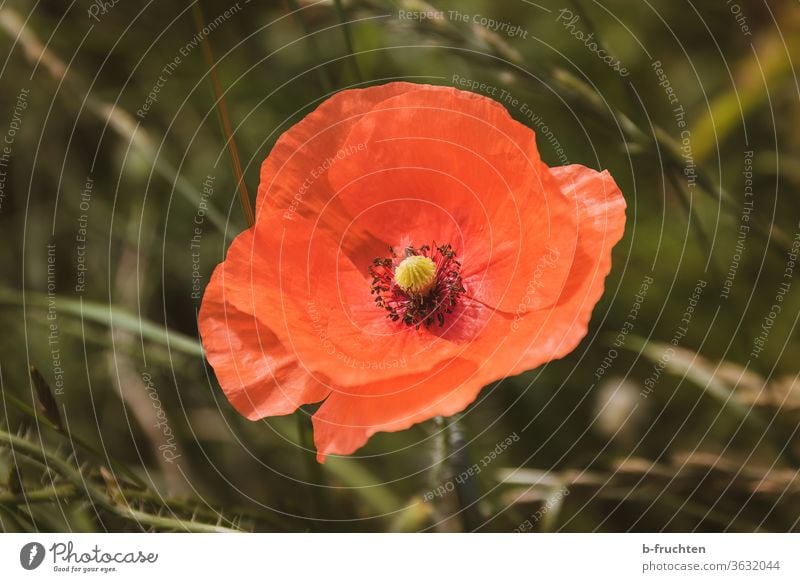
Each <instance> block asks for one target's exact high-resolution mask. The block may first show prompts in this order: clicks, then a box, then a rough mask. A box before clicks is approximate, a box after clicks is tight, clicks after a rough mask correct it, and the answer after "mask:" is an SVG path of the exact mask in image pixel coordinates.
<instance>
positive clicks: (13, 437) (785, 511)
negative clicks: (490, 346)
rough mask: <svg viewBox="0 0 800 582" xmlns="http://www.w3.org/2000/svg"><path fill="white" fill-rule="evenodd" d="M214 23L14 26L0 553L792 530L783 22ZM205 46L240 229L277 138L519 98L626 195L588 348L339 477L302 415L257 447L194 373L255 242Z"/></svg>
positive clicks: (366, 455)
mask: <svg viewBox="0 0 800 582" xmlns="http://www.w3.org/2000/svg"><path fill="white" fill-rule="evenodd" d="M436 11H438V12H439V13H438V15H437V14H435V12H436ZM456 13H457V14H456ZM413 15H416V16H413ZM422 15H425V16H426V18H425V19H422ZM197 17H198V13H197V9H196V8H194V7H193V5H192V4H191V3H187V2H183V1H179V2H160V3H155V2H153V3H147V4H144V3H134V2H125V1H118V2H117V3H116V4H114V3H112V2H106V3H102V2H93V3H90V2H89V1H88V0H82V1H80V2H76V3H73V4H71V5H70V7H69V8H68V9H67V8H65V4H64V3H62V2H55V1H43V2H38V3H36V5H35V8H33V9H32V8H31V6H30V3H28V2H24V1H21V0H9V1H7V2H5V3H4V4H3V6H2V7H0V56H2V68H1V69H0V84H1V86H2V91H0V133H2V134H3V137H2V138H0V139H4V143H3V144H0V146H2V147H5V148H6V149H5V150H2V151H0V154H1V155H0V171H1V172H2V176H0V179H2V182H0V188H1V189H0V231H1V232H2V234H3V240H4V244H3V245H1V246H0V264H1V265H2V273H3V280H2V283H0V285H1V286H0V325H1V326H2V330H3V332H2V334H0V379H1V380H2V395H3V398H2V406H3V408H2V411H1V413H0V431H2V435H0V436H2V438H0V529H2V530H3V531H25V530H44V531H63V530H71V531H96V530H99V531H104V530H110V531H138V530H140V529H144V530H152V529H155V530H159V531H160V530H168V531H173V530H176V531H184V530H192V531H193V530H206V529H215V528H217V529H218V528H227V529H245V530H256V531H420V530H425V531H433V530H435V531H462V530H480V531H627V530H635V531H661V530H664V531H693V530H699V531H756V530H759V531H760V530H765V531H789V530H792V531H796V530H798V529H800V527H799V526H798V522H799V521H800V503H798V496H799V495H800V480H798V477H797V471H798V469H799V468H800V446H798V437H797V432H796V431H797V428H798V420H799V419H800V384H798V368H800V364H798V361H797V360H796V359H795V358H796V357H797V353H798V349H799V348H800V342H798V334H797V333H796V326H797V318H798V313H800V286H798V284H797V283H796V281H795V279H796V276H797V272H798V270H799V269H800V267H797V266H796V265H794V263H793V258H792V257H795V258H796V251H797V248H798V246H797V245H798V244H799V243H798V241H799V240H800V239H799V238H798V236H799V235H798V233H799V232H800V225H799V224H798V222H799V221H800V194H799V193H798V185H799V184H800V170H798V168H800V133H798V132H797V127H799V126H800V106H799V105H800V84H799V83H798V78H797V70H796V68H795V64H794V63H795V62H796V60H797V59H800V6H798V4H797V2H795V1H793V0H785V1H774V2H773V1H770V2H768V3H766V2H764V1H763V0H761V1H759V0H736V1H735V2H724V1H719V2H713V3H702V5H701V3H692V2H684V1H679V2H668V1H665V0H658V1H655V2H641V3H639V2H619V1H617V2H595V1H593V2H588V1H583V0H580V1H575V2H572V1H569V0H563V1H561V2H552V1H546V0H543V1H541V2H535V3H534V2H527V1H523V0H508V1H503V2H490V1H488V0H484V1H475V0H472V1H464V0H462V1H459V2H454V1H451V2H435V1H434V2H431V3H424V2H419V1H414V0H396V1H384V0H369V1H362V0H349V1H348V0H342V1H341V2H338V1H337V2H334V1H326V0H323V1H321V2H301V1H299V0H298V1H290V2H260V1H257V0H253V1H251V2H247V1H245V0H240V1H239V2H238V3H231V2H222V1H214V2H211V1H209V0H205V1H204V2H203V5H202V16H200V20H201V22H202V23H204V25H205V27H206V28H205V29H204V28H203V26H200V27H199V28H198V24H197V23H196V18H197ZM576 17H577V19H576ZM198 30H200V32H199V33H198ZM589 35H591V38H589ZM201 37H204V38H205V39H206V40H207V41H208V43H209V45H210V48H211V49H212V50H213V58H214V59H215V61H216V71H217V73H218V75H219V80H220V84H221V87H222V88H223V89H222V90H223V91H224V101H225V104H226V106H227V110H228V114H229V116H230V120H231V123H232V127H233V131H234V133H235V141H236V144H237V146H238V152H239V155H240V158H241V164H242V167H243V170H244V181H245V183H246V185H247V187H248V189H249V191H250V193H251V195H253V194H254V192H255V189H256V186H257V183H258V172H259V166H260V163H261V161H262V160H263V159H264V157H265V156H266V155H267V153H268V152H269V151H270V148H271V146H272V144H273V143H274V142H275V140H276V139H277V138H278V136H279V135H280V134H281V133H282V132H283V131H285V130H286V129H287V128H288V127H289V126H290V125H291V124H292V123H294V122H296V121H297V120H299V119H300V118H302V117H303V116H304V115H305V114H307V113H308V112H309V111H311V110H312V109H313V108H314V107H316V106H317V105H318V104H319V102H320V101H321V100H323V99H325V98H326V96H328V95H330V94H331V93H332V92H335V91H337V90H340V89H343V88H346V87H352V86H363V85H370V84H378V83H383V82H387V81H389V80H395V79H406V80H411V81H416V82H427V83H434V84H442V85H452V84H453V83H454V79H455V77H454V76H457V78H458V79H468V80H470V81H475V82H476V84H477V85H478V86H477V87H476V88H475V90H476V91H477V92H483V93H490V94H491V92H492V91H496V93H494V94H495V98H498V96H499V95H500V94H501V93H502V92H505V93H502V94H504V95H505V94H508V95H511V96H513V97H512V98H513V99H514V100H516V105H510V106H509V111H510V113H511V114H512V115H513V116H514V117H515V118H517V119H519V120H520V121H521V122H523V123H526V124H527V125H529V126H530V127H531V128H533V129H534V130H535V131H536V132H537V134H538V136H539V137H538V142H539V148H540V150H541V152H542V156H543V157H544V158H545V160H546V161H547V162H548V163H550V164H551V165H560V164H562V163H564V160H565V159H566V160H568V161H569V162H570V163H581V164H584V165H587V166H590V167H593V168H596V169H604V168H607V169H609V170H610V171H611V173H612V175H613V176H614V177H615V179H616V180H617V182H618V183H619V185H620V186H621V188H622V191H623V193H624V194H625V197H626V200H627V203H628V211H627V212H628V228H627V232H626V236H625V238H624V239H623V241H622V242H621V243H620V244H619V245H618V246H617V247H616V248H615V251H614V268H613V270H612V273H611V275H610V276H609V279H608V281H607V286H606V294H605V296H604V297H603V299H602V301H601V303H600V304H599V305H598V307H597V309H596V310H595V313H594V317H593V320H592V325H591V327H590V332H589V335H588V336H587V338H586V339H585V340H584V341H583V342H582V344H581V345H580V346H579V347H578V349H576V350H575V352H574V353H573V354H571V355H570V356H569V357H567V358H565V359H563V360H560V361H557V362H552V363H550V364H548V365H546V366H543V367H542V368H540V369H537V370H533V371H531V372H528V373H526V374H523V375H521V376H518V377H514V378H510V379H507V380H504V381H502V382H500V383H498V384H497V385H494V386H492V387H490V389H487V390H485V391H484V392H483V393H482V394H481V397H480V398H479V400H478V401H477V402H476V403H475V404H474V405H473V406H472V407H471V408H469V409H468V410H467V411H466V412H465V413H464V414H463V415H462V417H461V418H460V419H459V420H458V426H457V427H451V428H450V429H448V430H443V423H441V422H439V421H436V420H434V421H430V422H428V423H424V424H422V425H417V426H415V427H413V428H412V429H410V430H408V431H405V432H401V433H393V434H379V435H377V436H376V437H374V438H372V439H371V440H370V442H369V444H368V445H367V446H366V447H365V448H364V449H362V450H361V451H359V453H358V455H356V456H354V457H350V458H332V459H330V460H329V462H328V463H327V464H326V465H324V466H318V465H316V463H315V462H314V460H313V459H314V452H313V451H311V450H309V449H308V448H307V446H305V445H304V444H305V443H307V442H308V438H309V431H310V421H309V418H308V413H309V412H310V410H305V409H304V410H302V411H300V412H298V413H297V414H295V415H294V416H290V417H279V418H270V419H266V420H264V421H261V422H255V423H253V422H249V421H247V420H245V419H243V418H241V417H239V416H238V415H237V414H236V413H235V412H234V410H233V409H232V408H231V407H230V406H229V405H228V403H227V401H226V400H225V398H224V396H223V395H222V393H221V391H220V389H219V386H218V385H217V383H216V380H215V378H214V376H213V372H212V371H211V369H210V368H209V367H208V365H207V363H206V362H205V361H204V359H203V357H202V351H201V348H200V346H199V343H198V340H197V326H196V314H197V308H198V307H199V299H198V298H197V296H196V294H195V296H193V289H192V286H193V284H197V285H199V286H200V288H202V287H203V286H204V285H205V283H206V282H207V280H208V279H207V278H208V275H209V274H210V273H211V271H212V270H213V268H214V266H215V265H216V264H217V263H218V262H220V261H221V259H222V258H223V257H224V253H225V249H226V248H227V245H228V244H229V242H230V240H231V238H232V237H233V236H235V235H236V234H237V233H239V232H240V231H242V230H243V229H244V228H245V220H244V218H243V215H242V211H241V208H240V206H239V204H238V201H237V197H236V189H237V181H236V178H235V174H234V172H233V170H232V166H231V163H230V160H229V154H228V150H227V146H226V139H225V134H224V132H223V130H222V128H221V125H220V123H219V121H218V116H217V110H216V108H215V102H216V100H217V99H216V97H215V93H214V91H213V89H212V83H211V80H210V74H209V72H210V69H209V64H208V63H209V61H208V59H207V58H206V57H204V47H203V43H202V42H201ZM593 43H595V44H593ZM601 50H603V51H606V52H605V53H601V54H608V55H611V56H612V57H613V59H614V60H615V61H614V62H616V61H618V62H619V64H620V66H618V67H617V69H618V70H615V68H614V66H613V64H612V65H609V64H607V63H606V62H605V61H603V60H602V58H601V57H600V56H599V55H598V51H601ZM352 53H355V54H356V56H355V57H353V56H351V54H352ZM170 64H171V65H170ZM623 68H624V72H625V75H621V74H620V73H621V72H622V69H623ZM480 84H485V86H483V87H481V86H480ZM495 87H496V88H497V89H492V88H495ZM461 88H463V86H462V87H461ZM9 140H10V142H9ZM749 152H752V154H751V153H749ZM204 183H206V184H209V183H213V188H212V189H213V194H210V195H205V196H204V194H203V189H204ZM196 219H198V220H199V222H200V223H201V230H202V234H201V236H199V237H197V238H196V239H195V240H193V238H192V237H193V235H194V234H195V230H194V229H195V227H196V226H197V223H196ZM698 285H699V286H700V287H699V292H695V289H696V288H697V287H698ZM693 294H695V297H694V298H693ZM774 305H779V309H780V312H776V310H775V308H774V307H773V306H774ZM690 306H691V307H692V308H693V312H692V313H691V317H690V321H689V320H686V317H685V314H686V313H687V311H688V309H689V307H690ZM771 312H773V313H774V316H771V315H770V313H771ZM682 320H684V321H682ZM626 322H628V323H629V324H630V325H626ZM687 322H688V325H687ZM682 328H685V329H682ZM621 330H625V331H624V332H622V335H619V334H620V333H621ZM615 342H616V343H615ZM670 342H674V344H673V345H672V346H671V349H670V348H668V347H667V346H668V345H669V344H670ZM29 366H33V368H34V371H31V369H30V367H29ZM444 422H445V423H448V424H449V423H450V421H449V420H448V421H444ZM506 439H510V444H508V445H507V446H505V447H500V448H501V452H500V453H496V454H494V456H492V454H493V453H492V451H495V450H496V449H497V447H498V444H499V443H502V442H506V443H508V441H507V440H506ZM462 445H465V446H464V447H463V448H462ZM12 449H13V450H14V451H15V454H12ZM487 455H489V456H490V460H489V462H486V463H485V464H484V463H483V462H482V460H483V459H485V458H486V456H487ZM442 459H445V460H444V461H442ZM476 463H477V464H478V465H479V466H480V467H481V470H480V471H479V472H478V474H477V475H474V476H471V477H469V478H467V479H463V478H458V477H459V476H460V475H461V473H462V472H463V471H465V470H467V469H468V468H469V467H471V466H473V464H476Z"/></svg>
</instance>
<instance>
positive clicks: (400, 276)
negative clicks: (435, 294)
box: [394, 255, 436, 295]
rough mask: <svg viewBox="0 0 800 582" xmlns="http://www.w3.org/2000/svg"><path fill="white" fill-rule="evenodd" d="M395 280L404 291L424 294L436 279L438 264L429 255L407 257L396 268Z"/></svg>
mask: <svg viewBox="0 0 800 582" xmlns="http://www.w3.org/2000/svg"><path fill="white" fill-rule="evenodd" d="M394 280H395V282H396V283H397V284H398V285H399V286H400V288H401V289H402V290H403V291H406V292H409V293H416V294H418V295H424V294H425V293H427V292H428V291H430V290H431V287H433V283H434V281H435V280H436V265H435V264H434V262H433V261H432V260H430V259H429V258H428V257H423V256H422V255H415V256H412V257H407V258H405V259H403V261H402V262H401V263H400V264H399V265H397V268H396V269H395V270H394Z"/></svg>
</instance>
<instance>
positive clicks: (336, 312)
mask: <svg viewBox="0 0 800 582" xmlns="http://www.w3.org/2000/svg"><path fill="white" fill-rule="evenodd" d="M256 204H257V206H256V223H255V225H254V226H253V227H251V228H250V229H248V230H247V231H245V232H243V233H241V234H240V235H239V236H238V237H237V238H236V239H235V240H234V241H233V243H232V244H231V246H230V248H229V250H228V253H227V256H226V258H225V260H224V262H222V263H221V264H220V265H218V266H217V268H216V269H215V270H214V273H213V275H212V277H211V279H210V282H209V284H208V286H207V288H206V290H205V294H204V297H203V301H202V305H201V309H200V313H199V329H200V334H201V337H202V343H203V346H204V348H205V352H206V356H207V358H208V361H209V362H210V363H211V365H212V367H213V368H214V371H215V373H216V376H217V378H218V380H219V383H220V385H221V387H222V390H223V391H224V393H225V395H226V396H227V398H228V400H229V401H230V403H231V404H232V405H233V406H234V408H236V410H238V411H239V412H240V413H241V414H242V415H244V416H245V417H247V418H248V419H251V420H256V419H260V418H264V417H267V416H273V415H283V414H290V413H292V412H294V411H296V410H297V408H298V407H300V406H301V405H303V404H310V403H317V402H321V405H320V406H319V408H318V409H317V411H316V412H315V414H314V415H313V418H312V422H313V426H314V442H315V445H316V447H317V452H318V453H317V458H318V460H319V461H320V462H324V460H325V457H326V455H329V454H350V453H353V452H354V451H355V450H357V449H358V448H360V447H361V446H362V445H364V444H365V443H366V442H367V440H368V439H369V438H370V437H371V436H372V435H373V434H375V433H376V432H379V431H398V430H402V429H406V428H408V427H410V426H411V425H413V424H415V423H418V422H422V421H424V420H427V419H430V418H432V417H434V416H440V415H442V416H449V415H452V414H455V413H457V412H459V411H461V410H463V409H464V408H465V407H467V406H468V405H469V404H470V403H472V402H473V401H474V400H475V398H476V397H477V395H478V393H479V392H480V390H481V388H483V387H484V386H486V385H487V384H489V383H491V382H494V381H497V380H499V379H502V378H504V377H506V376H509V375H514V374H519V373H521V372H523V371H525V370H529V369H531V368H535V367H537V366H539V365H541V364H544V363H546V362H548V361H550V360H553V359H556V358H561V357H563V356H565V355H566V354H568V353H569V352H571V351H572V350H573V349H574V348H575V347H576V346H577V344H578V343H579V342H580V340H581V339H582V338H583V337H584V336H585V335H586V333H587V325H588V322H589V319H590V316H591V313H592V309H593V308H594V306H595V304H596V303H597V301H598V300H599V298H600V296H601V294H602V292H603V286H604V280H605V277H606V275H607V274H608V272H609V270H610V268H611V249H612V247H613V246H614V245H615V244H616V243H617V242H618V241H619V239H620V238H621V237H622V234H623V229H624V226H625V202H624V199H623V197H622V194H621V193H620V190H619V188H618V187H617V185H616V183H615V182H614V180H613V178H612V177H611V176H610V175H609V173H608V172H606V171H603V172H597V171H594V170H592V169H589V168H586V167H583V166H579V165H570V166H564V167H554V168H550V167H548V166H547V165H546V164H545V163H544V162H542V160H541V158H540V157H539V152H538V150H537V147H536V139H535V135H534V133H533V131H532V130H531V129H530V128H528V127H526V126H524V125H522V124H521V123H518V122H517V121H514V120H513V119H512V118H511V116H510V115H509V114H508V112H507V111H506V110H505V108H504V107H503V106H501V105H500V104H499V103H497V102H495V101H493V100H491V99H488V98H486V97H483V96H480V95H476V94H474V93H470V92H465V91H460V90H456V89H453V88H449V87H436V86H429V85H418V84H411V83H389V84H386V85H382V86H377V87H371V88H368V89H356V90H346V91H342V92H340V93H337V94H335V95H333V96H332V97H331V98H329V99H328V100H326V101H325V102H323V103H322V104H321V105H320V106H319V107H318V108H317V109H316V110H315V111H313V112H312V113H310V114H309V115H308V116H306V117H305V118H304V119H303V120H302V121H300V122H299V123H298V124H296V125H294V126H293V127H291V128H290V129H289V130H288V131H286V133H284V134H283V135H282V136H281V137H280V139H279V140H278V141H277V143H276V144H275V146H274V148H273V149H272V151H271V153H270V154H269V156H268V157H267V159H266V160H265V161H264V163H263V165H262V167H261V182H260V185H259V189H258V197H257V202H256Z"/></svg>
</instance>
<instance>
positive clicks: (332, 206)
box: [256, 82, 416, 262]
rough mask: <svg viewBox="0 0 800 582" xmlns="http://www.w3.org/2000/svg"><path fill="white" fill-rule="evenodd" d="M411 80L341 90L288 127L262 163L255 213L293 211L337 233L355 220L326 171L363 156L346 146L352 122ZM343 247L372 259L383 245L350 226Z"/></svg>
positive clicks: (401, 90)
mask: <svg viewBox="0 0 800 582" xmlns="http://www.w3.org/2000/svg"><path fill="white" fill-rule="evenodd" d="M415 88H416V85H414V84H411V83H400V82H398V83H388V84H386V85H380V86H376V87H369V88H367V89H350V90H346V91H340V92H338V93H336V94H334V95H332V96H331V97H330V98H329V99H327V100H325V101H323V102H322V103H321V104H320V105H319V107H317V109H315V110H314V111H312V112H311V113H309V114H308V115H307V116H306V117H304V118H303V119H302V120H301V121H300V122H298V123H297V124H295V125H294V126H292V127H290V128H289V129H288V130H287V131H286V132H285V133H283V134H282V135H281V136H280V138H279V139H278V140H277V142H276V143H275V145H274V146H273V148H272V150H271V151H270V153H269V155H268V156H267V158H266V159H265V160H264V162H263V164H262V165H261V180H260V182H259V186H258V195H257V200H256V216H257V219H258V218H260V217H261V215H262V214H269V215H274V214H278V215H284V216H286V217H287V218H291V217H292V216H293V215H294V214H298V215H300V216H301V217H304V218H306V219H309V220H312V221H319V222H318V224H319V225H320V227H321V228H323V229H327V230H328V232H330V233H334V234H336V235H337V237H338V234H340V233H342V232H344V230H345V228H347V227H348V225H349V224H350V222H351V219H350V217H349V215H348V214H347V212H346V211H345V210H344V209H343V208H342V207H341V204H340V203H339V201H338V200H337V199H336V198H335V197H334V191H333V189H332V188H331V185H330V184H329V182H328V177H327V173H328V170H329V169H330V167H331V165H333V164H336V163H339V162H341V159H340V157H341V156H345V157H349V158H360V157H362V156H360V154H361V153H362V152H360V151H359V150H358V148H355V149H354V150H353V151H349V150H346V149H344V142H345V140H346V138H347V135H348V133H349V131H350V128H351V127H352V125H353V124H354V123H356V122H357V121H358V119H359V118H360V117H361V116H362V115H364V114H365V113H366V112H368V111H370V110H371V109H372V107H373V106H374V105H376V104H378V103H380V102H381V101H383V100H385V99H388V98H390V97H393V96H395V95H397V94H400V93H404V92H408V91H413V90H414V89H415ZM347 242H352V246H350V247H345V248H344V249H343V250H344V251H345V252H347V253H352V254H353V255H354V256H355V257H357V260H358V259H363V260H365V261H367V262H368V261H369V260H370V259H372V258H373V257H374V256H376V255H375V253H376V252H383V251H384V250H385V245H384V244H382V243H380V242H379V241H377V239H374V237H370V236H369V235H368V234H366V233H364V232H362V231H360V230H358V229H357V228H356V227H353V226H351V227H350V237H349V239H348V241H347Z"/></svg>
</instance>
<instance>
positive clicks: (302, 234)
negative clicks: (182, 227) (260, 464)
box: [209, 216, 487, 386]
mask: <svg viewBox="0 0 800 582" xmlns="http://www.w3.org/2000/svg"><path fill="white" fill-rule="evenodd" d="M218 270H220V271H221V273H223V275H220V277H221V278H220V282H219V284H218V285H219V287H221V288H222V291H221V292H222V293H224V297H225V301H226V302H227V304H229V305H231V306H233V307H235V308H236V309H237V310H238V311H240V312H242V313H243V314H248V315H249V316H251V317H255V318H256V319H257V320H258V321H259V323H260V325H262V326H263V327H264V328H266V329H268V330H269V331H270V332H271V333H272V334H274V335H275V336H276V337H277V338H278V339H279V340H280V342H281V343H282V344H283V346H285V349H286V350H288V351H290V352H291V354H292V356H293V357H294V358H295V359H296V360H297V362H298V366H300V367H302V368H304V369H306V370H308V371H309V372H310V373H312V374H314V375H315V376H317V377H318V379H319V380H320V382H323V381H324V379H327V378H330V379H333V380H335V382H336V384H337V385H339V386H358V385H361V384H364V383H369V382H375V381H377V380H380V379H385V378H391V377H393V376H398V375H408V374H413V373H418V372H426V371H429V370H431V369H432V368H434V367H436V366H437V365H439V364H440V363H441V362H442V361H446V360H447V359H449V358H452V357H456V356H457V355H458V354H459V353H460V352H462V351H463V350H464V349H465V345H464V344H465V343H467V342H468V341H469V340H470V339H471V338H472V337H473V336H474V335H475V334H476V333H478V332H479V330H480V329H481V328H482V327H483V325H482V323H481V322H482V318H483V317H485V315H486V313H487V310H486V309H484V308H482V307H481V306H478V305H476V304H475V303H474V302H471V301H469V300H468V299H467V300H465V301H463V302H462V303H461V304H460V305H459V306H458V309H457V311H456V312H455V313H454V314H453V317H451V318H450V319H449V320H448V323H447V325H446V326H444V327H435V326H432V327H431V328H425V327H424V326H423V327H421V328H420V329H418V330H417V329H413V328H409V327H407V326H405V325H402V324H398V323H396V322H391V321H389V320H388V319H387V318H386V312H385V311H383V310H382V309H380V308H378V307H376V305H375V303H374V296H372V295H371V292H370V279H369V278H368V276H367V274H366V273H365V272H361V271H359V270H358V269H356V268H355V266H353V264H352V263H351V262H350V259H349V258H348V257H347V256H346V255H344V254H342V253H339V252H337V248H336V245H335V244H334V243H333V242H332V241H331V240H330V238H329V237H328V235H327V234H325V233H323V232H321V231H318V230H316V231H315V230H314V226H313V224H309V223H308V221H305V220H302V219H300V218H295V219H294V220H293V221H292V228H286V227H285V225H284V223H283V221H282V219H281V218H280V217H277V216H273V217H271V218H270V217H262V219H260V220H259V221H258V222H257V224H256V225H255V226H254V227H253V228H252V229H250V230H249V231H247V233H244V234H242V235H240V236H239V237H237V238H236V240H234V242H233V243H232V244H231V247H230V249H229V250H228V255H227V257H226V259H225V262H224V263H223V265H222V266H221V267H218ZM209 286H210V287H211V285H209ZM252 341H253V342H254V343H255V342H256V341H257V340H256V339H255V338H254V339H253V340H252Z"/></svg>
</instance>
